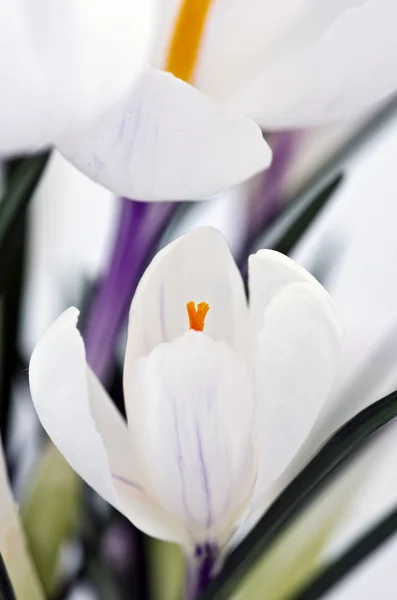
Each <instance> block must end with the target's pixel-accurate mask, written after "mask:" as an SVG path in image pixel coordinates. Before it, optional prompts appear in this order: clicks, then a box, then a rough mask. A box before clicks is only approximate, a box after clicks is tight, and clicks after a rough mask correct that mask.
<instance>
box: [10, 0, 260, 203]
mask: <svg viewBox="0 0 397 600" xmlns="http://www.w3.org/2000/svg"><path fill="white" fill-rule="evenodd" d="M156 4H157V2H156V1H155V0H145V1H144V2H142V1H141V0H115V2H110V0H98V1H97V0H95V1H94V0H60V1H59V2H52V0H35V1H34V2H32V1H31V0H0V36H1V39H2V53H1V57H0V74H1V76H2V82H3V88H4V93H3V94H2V95H1V98H0V132H1V136H0V156H1V157H7V156H9V155H12V154H15V153H20V152H23V151H34V150H37V149H39V148H43V147H49V146H51V145H55V146H56V147H57V148H58V149H59V150H60V151H61V152H62V153H64V154H65V156H67V158H69V159H70V161H71V162H72V163H74V164H75V165H76V166H77V167H78V168H79V169H80V170H81V171H82V172H83V173H85V174H87V175H89V176H90V177H91V179H93V180H94V181H96V182H98V183H101V184H102V185H104V186H105V187H107V188H108V189H110V190H111V191H112V192H113V193H115V194H118V195H124V196H127V197H130V198H137V199H142V200H168V199H169V200H178V199H186V198H200V197H205V196H209V195H211V194H213V193H215V192H218V191H220V190H221V189H223V188H227V187H228V186H230V185H233V184H235V183H238V182H239V181H242V180H244V179H246V178H248V177H250V176H251V175H254V174H255V173H257V172H258V171H261V170H262V169H264V168H266V167H267V166H268V164H269V162H270V150H269V148H268V146H267V144H266V142H265V141H264V140H263V138H262V135H261V132H260V130H259V128H258V127H257V126H256V125H255V124H254V123H253V122H252V121H250V120H249V119H246V118H245V117H239V116H235V115H234V114H233V113H229V112H228V111H226V110H224V109H220V108H219V107H218V106H217V105H215V104H213V103H212V102H211V101H210V100H208V98H206V97H205V96H204V95H203V94H202V93H201V92H199V91H198V90H196V89H194V88H193V87H191V86H189V85H188V84H187V83H184V82H183V81H181V80H179V79H177V78H176V77H173V76H172V75H171V74H169V73H165V72H162V71H156V70H150V69H148V68H147V66H146V61H147V57H148V53H149V51H150V49H151V47H152V42H153V39H154V38H155V27H154V15H155V12H156V11H155V10H154V9H155V8H156Z"/></svg>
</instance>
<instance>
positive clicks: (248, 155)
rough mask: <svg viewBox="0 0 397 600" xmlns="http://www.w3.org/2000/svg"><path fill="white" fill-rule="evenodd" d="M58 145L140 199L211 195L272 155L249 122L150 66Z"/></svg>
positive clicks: (108, 183) (92, 173)
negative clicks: (123, 93)
mask: <svg viewBox="0 0 397 600" xmlns="http://www.w3.org/2000/svg"><path fill="white" fill-rule="evenodd" d="M56 145H57V146H58V148H59V150H60V151H61V152H62V153H63V154H64V155H65V156H66V157H67V158H68V159H69V160H70V161H71V162H72V163H73V164H74V165H76V166H77V167H78V168H79V169H80V170H81V171H83V173H85V174H86V175H88V176H89V177H91V179H93V180H94V181H97V182H98V183H101V184H102V185H104V186H105V187H107V188H109V189H110V190H112V191H113V192H114V193H116V194H118V195H120V196H127V197H129V198H135V199H138V200H191V199H198V198H201V197H206V196H210V195H211V194H214V193H215V192H218V191H221V190H222V189H225V188H227V187H229V186H231V185H234V184H236V183H239V182H240V181H243V180H244V179H247V178H248V177H250V176H252V175H254V174H255V173H257V172H258V171H261V170H262V169H265V168H266V167H267V166H268V165H269V163H270V160H271V151H270V148H269V146H268V145H267V144H266V142H265V141H264V140H263V137H262V134H261V131H260V129H259V128H258V127H257V125H255V124H254V123H253V122H252V121H250V120H249V119H246V118H245V117H236V116H234V115H233V114H232V113H229V112H228V111H225V110H223V109H221V108H219V107H218V106H216V105H215V104H213V103H212V102H210V101H209V100H208V98H206V97H205V96H204V95H203V94H202V93H201V92H199V91H198V90H196V89H194V88H193V87H192V86H190V85H188V84H187V83H185V82H183V81H181V80H180V79H177V78H175V77H173V76H172V75H170V74H169V73H165V72H162V71H154V70H148V71H146V72H145V74H144V75H143V77H142V78H141V79H140V82H139V84H138V85H136V86H135V87H134V88H133V89H132V91H131V93H130V94H129V95H128V97H124V98H123V100H122V101H120V102H118V103H117V104H115V105H114V106H113V107H112V108H110V109H109V110H108V111H107V112H106V113H104V114H102V115H101V117H100V118H99V119H97V120H94V121H92V122H90V123H87V125H86V126H85V127H84V128H82V129H80V130H76V131H74V132H71V133H70V135H68V136H66V137H64V138H61V139H58V140H57V141H56Z"/></svg>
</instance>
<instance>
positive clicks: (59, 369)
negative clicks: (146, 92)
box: [30, 228, 340, 585]
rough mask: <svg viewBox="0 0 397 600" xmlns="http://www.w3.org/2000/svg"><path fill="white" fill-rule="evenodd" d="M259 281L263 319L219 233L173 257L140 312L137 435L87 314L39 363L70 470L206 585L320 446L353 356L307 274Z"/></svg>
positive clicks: (254, 272) (36, 381)
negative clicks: (94, 346) (279, 483)
mask: <svg viewBox="0 0 397 600" xmlns="http://www.w3.org/2000/svg"><path fill="white" fill-rule="evenodd" d="M249 279H250V282H249V295H250V304H249V308H248V307H247V303H246V298H245V293H244V287H243V283H242V280H241V277H240V274H239V271H238V269H237V267H236V265H235V263H234V261H233V259H232V256H231V254H230V251H229V248H228V245H227V243H226V241H225V240H224V238H223V236H222V235H221V234H220V233H219V232H218V231H217V230H216V229H213V228H200V229H197V230H195V231H193V232H191V233H188V234H186V235H184V236H182V237H181V238H179V239H177V240H176V241H174V242H172V243H171V244H169V245H168V246H167V247H166V248H164V249H163V250H162V251H161V252H159V254H158V255H157V256H156V257H155V259H154V260H153V261H152V263H151V265H150V266H149V267H148V269H147V271H146V273H145V275H144V276H143V278H142V280H141V282H140V284H139V286H138V289H137V292H136V294H135V297H134V299H133V302H132V305H131V311H130V320H129V328H128V342H127V350H126V358H125V366H124V392H125V403H126V411H127V416H128V426H127V425H126V424H125V423H124V421H123V420H122V419H121V417H120V415H119V414H118V413H117V411H116V409H115V408H114V405H113V404H112V402H111V401H110V399H109V398H108V396H107V395H106V392H105V391H104V389H103V388H102V387H101V385H100V383H99V382H98V380H97V378H96V377H95V376H94V375H93V373H92V371H91V370H90V368H89V367H88V365H87V363H86V360H85V352H84V344H83V341H82V338H81V336H80V334H79V332H78V330H77V329H76V322H77V318H78V311H77V309H75V308H70V309H69V310H67V311H66V312H65V313H63V314H62V315H61V316H60V317H59V318H58V320H57V321H56V322H55V323H54V324H53V325H52V327H51V328H50V329H49V330H48V331H47V333H46V334H45V335H44V337H43V338H42V340H41V341H40V342H39V344H38V345H37V347H36V349H35V350H34V352H33V355H32V359H31V363H30V386H31V393H32V398H33V402H34V404H35V407H36V410H37V412H38V415H39V418H40V420H41V422H42V424H43V426H44V428H45V429H46V431H47V432H48V434H49V435H50V437H51V438H52V440H53V441H54V443H55V444H56V445H57V447H58V448H59V450H60V451H61V452H62V453H63V454H64V456H65V458H66V459H67V460H68V462H69V463H70V465H71V466H72V467H73V468H74V469H75V470H76V471H77V472H78V473H79V474H80V476H81V477H83V478H84V479H85V480H86V482H87V483H88V484H89V485H91V487H93V488H94V489H95V490H96V491H97V492H98V493H99V494H100V495H101V496H103V497H104V498H105V499H106V500H107V501H108V502H110V503H111V504H113V505H114V506H115V507H117V508H118V509H119V510H120V511H121V512H122V513H123V514H125V515H126V516H127V517H128V518H129V519H130V520H131V521H132V522H133V523H134V524H135V525H136V526H137V527H138V528H140V529H142V530H143V531H144V532H145V533H147V534H149V535H151V536H154V537H157V538H160V539H164V540H170V541H173V542H177V543H179V544H181V545H182V547H183V548H184V550H185V553H186V554H187V556H188V559H189V564H190V568H191V569H192V571H193V573H194V577H195V578H196V585H201V584H203V583H204V582H205V579H206V577H208V575H209V571H210V570H211V567H212V566H213V563H214V561H216V560H218V559H219V558H221V555H222V551H223V550H224V549H225V546H226V544H227V543H228V541H229V540H230V538H231V536H232V535H233V534H234V533H235V532H236V530H237V528H238V527H239V525H240V524H241V523H242V521H243V520H244V518H245V517H246V516H247V514H248V513H249V512H250V511H254V512H258V510H260V509H259V507H258V501H259V500H260V499H261V498H262V497H263V495H264V492H265V491H266V490H267V489H268V488H269V486H271V484H272V483H273V482H274V481H275V480H276V479H277V478H278V477H279V476H280V474H281V473H282V472H284V470H285V469H286V467H287V465H288V464H289V463H290V461H291V460H292V459H293V457H294V456H295V454H296V453H297V451H298V450H299V449H300V447H301V446H302V444H303V442H304V441H305V439H306V438H307V436H308V434H309V432H310V431H311V429H312V427H313V424H314V422H315V420H316V418H317V415H318V413H319V411H320V409H321V407H322V406H323V404H324V402H325V400H326V398H327V395H328V393H329V390H330V387H331V385H332V382H333V379H334V372H335V366H336V363H337V359H338V355H339V350H340V329H339V326H338V323H337V320H336V318H335V314H334V311H333V308H332V305H331V303H330V299H329V297H328V295H327V293H326V292H325V290H324V289H323V288H322V286H321V285H320V284H319V283H318V282H317V281H316V280H315V279H314V278H313V277H312V276H311V275H310V274H308V273H307V272H306V271H305V270H304V269H302V268H301V267H299V266H298V265H297V264H296V263H294V262H293V261H292V260H290V259H288V258H286V257H285V256H283V255H281V254H279V253H277V252H273V251H260V252H259V253H258V254H256V255H254V256H252V257H251V259H250V275H249ZM195 303H197V305H196V304H195Z"/></svg>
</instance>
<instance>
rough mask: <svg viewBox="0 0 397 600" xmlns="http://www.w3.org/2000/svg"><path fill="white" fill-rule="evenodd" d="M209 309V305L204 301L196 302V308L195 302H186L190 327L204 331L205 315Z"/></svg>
mask: <svg viewBox="0 0 397 600" xmlns="http://www.w3.org/2000/svg"><path fill="white" fill-rule="evenodd" d="M209 309H210V305H209V304H207V303H206V302H200V303H199V304H197V308H196V303H195V302H188V303H187V304H186V310H187V314H188V317H189V325H190V329H194V331H204V325H205V317H206V315H207V312H208V311H209Z"/></svg>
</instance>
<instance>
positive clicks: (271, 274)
mask: <svg viewBox="0 0 397 600" xmlns="http://www.w3.org/2000/svg"><path fill="white" fill-rule="evenodd" d="M248 266H249V268H248V273H249V305H250V313H251V318H252V321H253V323H254V329H255V331H260V330H261V329H262V327H263V318H264V311H265V309H266V308H267V306H268V305H269V304H270V302H271V301H272V300H273V299H274V297H275V296H276V295H277V294H278V293H279V292H281V291H282V290H283V289H284V288H285V286H287V285H289V284H291V283H305V282H306V283H310V284H312V285H314V286H317V288H318V289H320V290H322V286H321V285H320V284H319V283H318V281H317V280H316V279H315V278H314V277H313V276H312V275H310V273H308V272H307V271H306V270H305V269H303V267H301V266H299V265H298V263H296V262H295V261H294V260H292V259H291V258H288V257H287V256H285V255H284V254H281V253H280V252H275V251H274V250H259V252H257V253H256V254H252V255H251V256H250V257H249V261H248Z"/></svg>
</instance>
